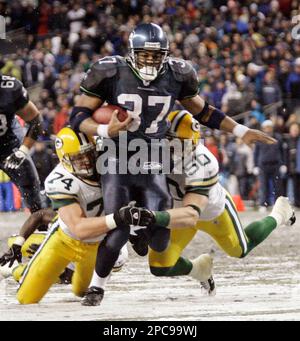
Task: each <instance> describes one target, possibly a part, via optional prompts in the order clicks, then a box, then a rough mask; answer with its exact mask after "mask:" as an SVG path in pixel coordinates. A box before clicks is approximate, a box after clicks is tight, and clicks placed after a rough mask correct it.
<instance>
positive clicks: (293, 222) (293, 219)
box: [289, 212, 296, 226]
mask: <svg viewBox="0 0 300 341" xmlns="http://www.w3.org/2000/svg"><path fill="white" fill-rule="evenodd" d="M295 222H296V215H295V212H293V215H292V216H291V218H290V219H289V225H290V226H292V225H294V224H295Z"/></svg>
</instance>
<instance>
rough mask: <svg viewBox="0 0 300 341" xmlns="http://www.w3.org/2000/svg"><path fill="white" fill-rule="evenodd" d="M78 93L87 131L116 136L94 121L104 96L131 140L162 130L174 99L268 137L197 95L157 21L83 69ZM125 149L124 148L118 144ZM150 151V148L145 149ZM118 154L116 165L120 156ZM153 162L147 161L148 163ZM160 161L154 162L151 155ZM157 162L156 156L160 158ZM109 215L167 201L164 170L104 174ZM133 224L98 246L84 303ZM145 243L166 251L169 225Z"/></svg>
mask: <svg viewBox="0 0 300 341" xmlns="http://www.w3.org/2000/svg"><path fill="white" fill-rule="evenodd" d="M81 90H82V92H83V94H82V95H81V96H80V98H79V99H78V101H77V103H76V106H75V107H74V108H73V111H72V114H71V124H72V127H73V129H74V130H80V131H82V132H84V133H86V134H89V135H97V134H98V135H100V136H102V137H110V138H113V139H114V140H115V141H116V143H118V136H113V135H112V134H111V133H110V132H109V130H108V127H107V126H104V125H99V124H98V123H96V122H95V121H94V120H93V119H92V114H93V112H94V111H95V110H96V109H97V108H98V107H100V106H101V105H102V104H103V103H104V102H105V101H106V102H108V103H109V104H113V105H118V106H121V107H123V108H125V109H127V112H128V113H129V114H130V116H131V118H132V122H130V123H129V124H128V127H127V132H128V140H129V141H130V140H132V139H135V138H141V139H143V140H145V141H147V142H148V143H150V142H151V140H153V139H161V138H164V137H165V136H166V132H167V130H168V122H167V120H166V119H167V116H168V114H169V113H170V111H171V110H172V107H173V105H174V103H175V101H176V100H178V101H179V102H180V103H181V104H182V105H183V106H184V107H185V108H186V109H187V110H189V111H190V112H191V113H192V114H193V115H194V117H195V119H196V120H198V121H199V122H200V123H201V124H204V125H206V126H208V127H210V128H216V129H221V130H224V131H227V132H233V133H234V134H235V135H237V136H240V137H242V138H243V140H244V142H246V143H250V142H255V141H261V142H264V143H273V142H274V140H273V139H272V138H270V137H268V136H267V135H265V134H264V133H262V132H260V131H256V130H252V129H248V128H247V127H245V126H242V125H238V124H237V123H236V122H235V121H233V120H232V119H231V118H229V117H228V116H226V115H225V114H224V113H223V112H221V111H220V110H218V109H217V108H214V107H212V106H210V105H209V104H208V103H206V102H205V101H204V100H203V99H202V98H201V97H200V96H199V95H198V79H197V75H196V72H195V70H194V69H193V67H192V66H191V63H190V62H188V61H185V60H182V59H176V58H171V57H169V41H168V39H167V36H166V34H165V33H164V32H163V30H162V29H161V28H160V27H159V26H158V25H156V24H152V23H151V24H141V25H139V26H138V27H137V28H136V29H135V30H134V31H133V32H132V33H131V35H130V37H129V54H128V56H127V57H126V58H123V57H120V56H111V57H105V58H103V59H100V60H99V61H98V62H96V63H95V64H94V65H93V66H92V68H91V69H90V70H89V71H88V72H87V74H86V76H85V78H84V80H83V82H82V84H81ZM123 148H124V152H125V149H126V148H127V146H123ZM146 152H147V151H146ZM114 157H115V162H116V164H118V163H119V157H118V155H117V156H114ZM152 161H154V160H150V163H151V162H152ZM155 161H157V160H155ZM159 162H161V160H159ZM101 182H102V188H103V195H104V197H105V198H107V199H106V200H105V202H104V209H105V213H106V214H111V213H113V212H115V211H116V210H118V209H119V208H120V207H122V206H123V205H125V204H126V203H128V202H129V201H131V200H135V201H137V204H138V206H145V207H147V208H148V209H151V210H155V211H157V210H165V209H167V208H170V207H171V198H170V195H169V192H168V188H167V184H166V178H165V175H163V174H135V175H133V174H130V173H129V174H126V175H124V174H108V173H107V174H105V175H103V176H102V177H101ZM129 233H130V230H129V228H127V229H126V228H125V227H124V226H118V228H117V229H115V230H114V231H112V232H110V233H109V234H108V235H107V237H106V238H105V240H104V243H102V245H101V248H99V251H98V257H97V263H96V274H95V276H94V277H93V281H92V287H91V288H90V292H88V293H87V295H86V302H85V304H89V305H96V304H100V302H101V299H102V297H103V295H102V290H99V288H101V286H102V284H103V282H105V281H106V280H107V278H108V276H109V274H110V272H111V269H112V267H113V264H114V262H115V261H116V259H117V257H118V254H119V251H120V249H121V247H122V246H123V245H124V244H125V243H126V242H127V240H128V238H129ZM147 233H148V235H149V241H150V246H151V248H152V249H153V250H156V251H157V252H162V251H164V250H165V249H166V248H167V246H168V243H169V237H170V230H169V229H166V228H165V229H163V228H161V227H159V228H158V226H156V225H154V226H151V227H149V228H148V229H147Z"/></svg>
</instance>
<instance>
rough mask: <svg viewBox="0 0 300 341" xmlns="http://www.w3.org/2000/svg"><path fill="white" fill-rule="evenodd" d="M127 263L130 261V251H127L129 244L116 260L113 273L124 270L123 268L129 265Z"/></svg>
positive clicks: (123, 248)
mask: <svg viewBox="0 0 300 341" xmlns="http://www.w3.org/2000/svg"><path fill="white" fill-rule="evenodd" d="M127 261H128V249H127V244H125V245H124V246H123V247H122V249H121V251H120V254H119V257H118V259H117V260H116V262H115V264H114V267H113V269H112V271H113V272H118V271H120V270H121V269H122V268H123V266H124V265H125V264H126V263H127Z"/></svg>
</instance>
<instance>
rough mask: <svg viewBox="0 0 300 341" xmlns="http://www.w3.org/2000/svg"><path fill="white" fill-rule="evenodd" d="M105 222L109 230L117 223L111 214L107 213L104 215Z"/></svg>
mask: <svg viewBox="0 0 300 341" xmlns="http://www.w3.org/2000/svg"><path fill="white" fill-rule="evenodd" d="M105 223H106V225H107V228H108V229H109V230H113V229H115V228H116V227H117V224H116V221H115V219H114V215H113V214H109V215H107V216H105Z"/></svg>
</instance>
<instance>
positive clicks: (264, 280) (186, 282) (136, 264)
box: [0, 212, 300, 321]
mask: <svg viewBox="0 0 300 341" xmlns="http://www.w3.org/2000/svg"><path fill="white" fill-rule="evenodd" d="M297 216H298V222H297V223H296V225H294V227H285V228H281V229H278V230H276V231H275V232H274V233H273V234H272V235H271V237H270V238H269V239H268V240H267V241H265V242H264V243H263V244H262V245H260V246H259V247H258V248H257V249H256V250H254V251H253V252H252V253H251V254H250V255H249V256H248V257H246V258H245V259H242V260H240V259H233V258H230V257H227V256H226V255H225V254H224V253H223V252H221V251H219V250H217V248H216V246H215V245H214V243H213V242H212V241H211V240H210V238H209V237H207V236H206V235H205V234H203V233H198V235H197V236H196V238H195V240H194V241H193V242H192V244H191V245H190V246H189V247H188V249H187V250H186V252H185V255H187V256H190V257H196V256H197V255H198V254H200V253H203V252H208V251H210V250H211V248H214V249H215V250H217V251H216V254H215V267H214V272H215V276H214V277H215V281H216V284H217V295H216V296H215V297H204V296H202V295H201V292H200V289H199V286H198V284H197V283H196V282H195V281H194V280H192V279H190V278H188V277H181V278H179V277H177V278H155V277H154V276H152V275H151V274H150V273H149V271H148V269H147V259H146V258H140V257H138V256H136V255H134V254H133V253H132V252H130V261H129V262H128V263H127V265H126V266H125V268H124V269H123V270H122V271H121V272H119V273H115V274H114V275H113V277H112V279H111V281H110V283H109V285H108V287H107V292H106V294H105V299H104V301H103V303H102V305H101V306H100V307H82V306H81V305H80V303H79V299H78V298H76V297H74V296H73V295H72V293H71V290H70V286H62V285H55V286H54V287H53V288H52V289H51V290H50V292H49V293H48V294H47V295H46V296H45V298H44V299H43V300H42V302H41V303H40V304H37V305H31V306H20V305H19V304H18V303H17V301H16V299H15V292H16V289H17V284H16V283H14V281H13V280H12V279H5V280H4V279H3V280H2V281H1V279H0V320H161V321H167V320H182V321H184V320H300V266H299V250H300V229H299V226H300V212H298V213H297ZM25 217H26V216H25V215H24V214H22V213H13V214H0V251H1V253H2V252H3V250H4V249H5V248H6V244H5V243H6V242H5V239H6V237H7V236H9V235H10V234H12V233H14V232H16V231H17V230H18V228H19V227H20V226H21V224H22V222H23V220H24V219H25ZM260 217H262V215H261V214H259V213H257V212H247V213H243V214H242V215H241V218H242V221H243V223H244V224H247V223H249V222H251V221H253V220H254V219H258V218H260ZM33 290H34V288H33Z"/></svg>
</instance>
